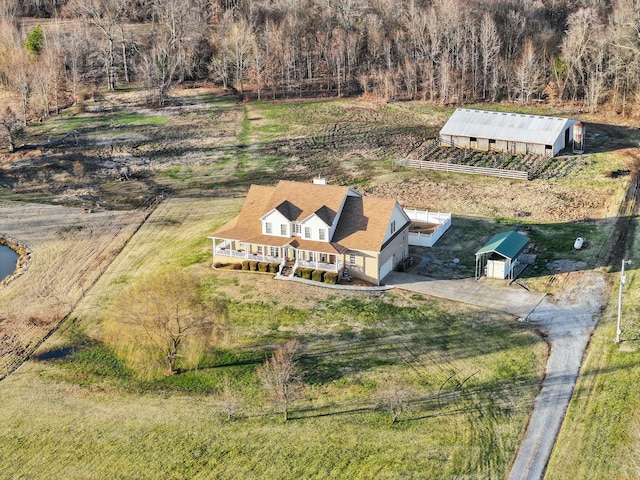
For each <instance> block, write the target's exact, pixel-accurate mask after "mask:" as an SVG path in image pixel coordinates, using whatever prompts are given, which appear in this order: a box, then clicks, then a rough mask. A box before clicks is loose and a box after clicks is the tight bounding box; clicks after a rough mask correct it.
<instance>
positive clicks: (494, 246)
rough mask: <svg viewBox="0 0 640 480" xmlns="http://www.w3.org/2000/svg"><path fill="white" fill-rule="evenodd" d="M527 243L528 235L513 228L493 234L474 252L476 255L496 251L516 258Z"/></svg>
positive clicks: (504, 255) (510, 257) (507, 256)
mask: <svg viewBox="0 0 640 480" xmlns="http://www.w3.org/2000/svg"><path fill="white" fill-rule="evenodd" d="M528 243H529V237H527V236H526V235H525V234H523V233H518V232H517V231H515V230H511V231H509V232H502V233H498V234H496V235H494V236H493V237H491V239H490V240H489V241H488V242H487V243H485V244H484V246H483V247H482V248H481V249H480V250H478V251H477V252H476V257H477V256H479V255H483V254H485V253H492V252H495V253H498V254H500V255H502V256H503V257H505V258H509V259H514V258H516V257H517V256H518V255H519V254H520V252H522V250H524V247H526V246H527V244H528Z"/></svg>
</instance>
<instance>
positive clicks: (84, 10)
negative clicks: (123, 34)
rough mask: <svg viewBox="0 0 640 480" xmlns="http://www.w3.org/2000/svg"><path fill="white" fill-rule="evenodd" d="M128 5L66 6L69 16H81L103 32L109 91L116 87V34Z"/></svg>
mask: <svg viewBox="0 0 640 480" xmlns="http://www.w3.org/2000/svg"><path fill="white" fill-rule="evenodd" d="M127 4H128V0H70V1H69V3H68V4H67V6H66V12H67V14H68V15H69V16H71V17H75V16H76V15H80V16H81V17H82V18H84V19H85V21H86V22H87V23H88V24H89V25H93V26H95V27H96V28H97V29H98V30H99V31H100V32H102V34H103V36H104V38H105V40H106V42H107V48H106V50H105V52H104V68H105V74H106V78H107V87H108V88H109V90H114V89H115V86H116V78H117V75H116V56H117V52H116V48H115V42H116V34H117V30H118V26H119V24H120V22H121V21H122V20H123V18H124V16H125V13H126V9H127Z"/></svg>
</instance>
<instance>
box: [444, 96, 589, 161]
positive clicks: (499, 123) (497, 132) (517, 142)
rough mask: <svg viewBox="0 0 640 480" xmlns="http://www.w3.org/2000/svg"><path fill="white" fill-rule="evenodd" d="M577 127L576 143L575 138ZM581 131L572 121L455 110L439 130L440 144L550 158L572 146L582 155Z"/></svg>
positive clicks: (581, 126)
mask: <svg viewBox="0 0 640 480" xmlns="http://www.w3.org/2000/svg"><path fill="white" fill-rule="evenodd" d="M576 125H577V129H576V132H575V133H576V134H578V137H579V138H578V139H577V140H576V138H574V127H575V126H576ZM583 130H584V125H583V124H582V123H580V122H579V121H578V120H575V119H571V118H560V117H546V116H542V115H526V114H521V113H510V112H494V111H487V110H475V109H467V108H458V109H456V111H455V112H453V115H451V117H450V118H449V120H447V123H445V125H444V126H443V127H442V129H441V130H440V143H441V144H442V145H447V146H452V147H459V148H472V149H475V150H482V151H500V152H509V153H513V154H518V155H526V154H528V153H533V154H536V155H543V156H547V157H553V156H555V155H557V154H558V153H559V152H560V151H561V150H564V149H565V148H569V147H571V146H572V145H574V144H575V145H576V146H578V148H579V149H580V151H582V149H583V148H584V147H583V144H584V142H583V140H582V138H583ZM578 143H579V145H578Z"/></svg>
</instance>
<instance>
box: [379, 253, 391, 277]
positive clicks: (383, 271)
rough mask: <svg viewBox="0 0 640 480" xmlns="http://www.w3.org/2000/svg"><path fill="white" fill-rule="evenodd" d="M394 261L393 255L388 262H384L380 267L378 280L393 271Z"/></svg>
mask: <svg viewBox="0 0 640 480" xmlns="http://www.w3.org/2000/svg"><path fill="white" fill-rule="evenodd" d="M394 260H395V255H394V256H392V257H391V258H390V259H389V260H387V261H386V262H384V264H383V265H382V267H380V279H381V280H382V279H383V278H384V277H385V276H386V275H387V274H388V273H389V272H391V270H393V262H394Z"/></svg>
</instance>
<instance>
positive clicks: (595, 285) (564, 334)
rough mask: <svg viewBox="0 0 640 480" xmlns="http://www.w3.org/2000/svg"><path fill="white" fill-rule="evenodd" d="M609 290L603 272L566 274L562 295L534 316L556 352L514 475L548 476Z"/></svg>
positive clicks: (531, 319)
mask: <svg viewBox="0 0 640 480" xmlns="http://www.w3.org/2000/svg"><path fill="white" fill-rule="evenodd" d="M606 292H607V284H606V281H605V279H604V276H603V275H602V274H599V273H596V272H580V273H570V274H569V273H567V274H565V285H564V289H563V291H562V293H561V294H560V296H559V297H557V298H554V299H553V300H550V299H549V298H545V299H544V300H543V301H542V302H541V303H540V304H539V305H538V306H537V307H536V308H535V309H534V310H533V312H532V313H531V315H529V319H528V320H529V322H531V323H532V324H534V325H536V326H538V327H540V328H541V329H542V330H543V331H544V332H545V333H546V334H547V335H548V337H547V341H548V342H549V344H550V346H551V355H550V356H549V360H548V362H547V372H546V376H545V379H544V382H543V383H542V389H541V390H540V393H539V394H538V396H537V398H536V403H535V406H534V409H533V412H532V414H531V419H530V421H529V426H528V428H527V433H526V435H525V438H524V440H523V441H522V443H521V444H520V449H519V451H518V454H517V456H516V459H515V462H514V464H513V467H512V469H511V473H510V475H509V479H510V480H521V479H527V480H534V479H535V480H538V479H542V478H543V476H544V472H545V469H546V467H547V463H548V461H549V457H550V455H551V450H552V449H553V445H554V444H555V441H556V438H557V436H558V432H559V430H560V426H561V425H562V422H563V420H564V416H565V412H566V410H567V407H568V405H569V401H570V400H571V395H572V394H573V388H574V386H575V383H576V379H577V376H578V372H579V371H580V365H581V363H582V356H583V354H584V351H585V348H586V347H587V344H588V342H589V338H590V337H591V333H592V332H593V329H594V328H595V325H596V323H597V319H598V314H599V312H600V309H601V306H602V305H604V303H605V302H606Z"/></svg>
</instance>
